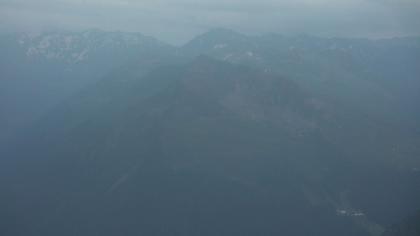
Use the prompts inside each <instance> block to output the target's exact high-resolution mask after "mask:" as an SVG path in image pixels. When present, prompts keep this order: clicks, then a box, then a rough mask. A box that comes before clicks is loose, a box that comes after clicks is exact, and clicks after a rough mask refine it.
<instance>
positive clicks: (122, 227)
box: [0, 57, 420, 236]
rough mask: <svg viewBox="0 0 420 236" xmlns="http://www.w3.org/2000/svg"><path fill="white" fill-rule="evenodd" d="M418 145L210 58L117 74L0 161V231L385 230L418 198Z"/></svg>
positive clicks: (280, 81)
mask: <svg viewBox="0 0 420 236" xmlns="http://www.w3.org/2000/svg"><path fill="white" fill-rule="evenodd" d="M417 138H418V137H417ZM391 144H392V145H395V146H397V147H398V148H399V149H397V150H394V152H390V151H389V150H392V148H393V146H391ZM417 144H419V143H418V139H416V136H415V134H411V133H407V132H406V131H400V130H398V129H394V128H393V127H392V126H388V125H387V124H382V123H381V122H380V121H378V120H375V119H374V118H370V117H369V116H366V115H365V114H357V113H354V112H352V110H351V109H350V108H347V107H336V106H335V105H332V104H330V103H329V101H328V100H323V99H320V98H317V97H314V96H312V95H310V94H308V93H306V92H305V91H303V90H302V89H300V88H299V86H298V85H297V84H296V83H294V82H292V81H290V80H287V79H284V78H281V77H278V76H275V75H272V74H269V73H263V72H260V71H258V70H254V69H249V68H247V67H243V66H233V65H230V64H227V63H223V62H218V61H214V60H211V59H208V58H206V57H200V58H198V59H196V60H194V61H193V62H192V63H189V64H187V65H185V66H174V67H170V66H168V67H161V68H159V69H157V70H155V71H154V72H152V73H150V74H149V75H148V76H144V77H136V76H132V77H127V78H125V79H123V80H122V79H121V78H118V76H117V75H116V78H115V79H112V78H110V79H107V80H104V81H103V82H101V83H99V84H98V85H97V86H95V87H93V88H91V89H90V90H88V91H86V92H85V93H83V94H81V95H80V96H78V97H74V98H73V99H71V100H69V101H67V102H66V103H63V104H61V105H60V106H59V107H57V109H56V110H55V111H54V112H52V113H51V115H50V116H48V117H46V118H45V119H44V120H43V122H42V123H40V124H39V125H38V127H37V128H35V129H33V130H31V131H30V134H28V135H27V136H26V139H25V140H24V141H22V143H21V144H20V145H18V146H15V147H14V148H12V149H11V150H10V151H9V152H8V153H7V156H8V158H5V159H2V162H3V163H1V164H2V169H3V170H4V171H2V172H1V173H0V177H1V178H0V181H1V182H0V184H1V186H2V192H3V193H4V194H3V195H1V199H0V204H1V205H0V207H1V208H2V209H6V210H5V211H1V212H0V222H1V227H0V230H1V231H0V234H1V235H44V236H49V235H62V236H65V235H82V236H83V235H104V236H106V235H290V236H292V235H302V236H303V235H331V236H335V235H349V236H350V235H354V236H356V235H358V236H359V235H380V234H381V233H382V232H383V230H384V226H386V225H388V224H390V223H392V222H396V220H397V219H399V218H400V217H401V216H402V215H407V214H409V213H410V211H411V210H412V209H414V208H415V207H418V206H419V202H418V199H419V198H420V192H419V190H418V189H417V188H416V186H418V184H419V181H420V176H419V173H418V171H414V170H412V166H413V163H414V162H415V160H416V159H415V158H414V156H416V155H418V154H419V152H418V149H416V147H417V146H418V145H417ZM396 159H398V165H395V163H396V161H395V160H396ZM384 196H386V197H384Z"/></svg>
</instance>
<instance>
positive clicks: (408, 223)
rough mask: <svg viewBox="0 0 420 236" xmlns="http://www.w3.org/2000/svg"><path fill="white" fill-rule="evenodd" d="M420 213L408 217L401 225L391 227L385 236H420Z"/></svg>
mask: <svg viewBox="0 0 420 236" xmlns="http://www.w3.org/2000/svg"><path fill="white" fill-rule="evenodd" d="M419 222H420V212H417V214H414V215H412V216H410V217H407V218H406V219H405V220H404V221H402V222H401V223H399V224H395V225H393V226H392V227H390V228H389V229H388V230H387V231H386V232H385V233H384V234H383V236H418V235H420V223H419Z"/></svg>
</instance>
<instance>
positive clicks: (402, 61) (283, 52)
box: [183, 29, 420, 128]
mask: <svg viewBox="0 0 420 236" xmlns="http://www.w3.org/2000/svg"><path fill="white" fill-rule="evenodd" d="M183 50H184V51H186V52H187V53H188V54H190V55H201V54H204V55H208V56H211V57H213V58H217V59H219V60H224V61H228V62H231V63H237V64H246V65H249V66H254V67H258V68H260V69H261V70H265V71H270V72H273V73H277V74H281V75H283V76H285V77H288V78H290V79H293V80H295V81H296V82H298V83H299V84H300V85H301V86H303V87H304V88H305V89H307V90H308V91H311V92H312V93H315V94H318V95H320V96H324V97H331V98H332V99H334V100H335V101H336V102H337V103H341V104H342V105H352V106H353V107H355V108H358V109H360V110H361V111H360V112H369V113H371V114H372V115H376V116H378V117H382V118H386V119H388V120H389V121H390V122H398V123H400V124H403V125H406V124H408V123H410V124H411V126H410V128H413V127H418V125H419V123H418V121H419V120H420V110H419V109H418V106H417V104H416V101H418V100H419V99H420V97H419V94H420V80H419V79H418V75H419V73H420V69H419V68H420V67H419V61H420V38H415V37H411V38H410V37H407V38H392V39H380V40H368V39H344V38H319V37H312V36H282V35H278V34H266V35H261V36H247V35H242V34H239V33H236V32H233V31H230V30H225V29H216V30H212V31H210V32H208V33H205V34H203V35H201V36H198V37H197V38H195V39H193V40H192V41H190V42H189V43H187V44H186V45H185V46H184V47H183ZM355 94H357V95H355ZM396 114H397V115H396Z"/></svg>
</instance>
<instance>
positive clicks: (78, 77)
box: [0, 30, 175, 143]
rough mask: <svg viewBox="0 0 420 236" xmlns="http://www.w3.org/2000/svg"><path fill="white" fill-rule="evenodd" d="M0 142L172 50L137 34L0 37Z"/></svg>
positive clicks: (95, 33) (63, 34)
mask: <svg viewBox="0 0 420 236" xmlns="http://www.w3.org/2000/svg"><path fill="white" fill-rule="evenodd" d="M0 50H1V52H2V54H1V55H0V71H1V80H0V113H1V114H2V116H1V117H0V129H1V130H2V134H1V135H0V143H4V142H5V141H6V140H8V139H10V138H11V137H13V136H15V135H16V132H17V130H22V129H24V128H25V127H26V126H28V125H30V124H31V123H32V122H34V121H35V120H37V119H40V117H42V115H43V114H45V112H47V111H48V110H49V109H51V108H52V107H54V106H55V105H57V104H59V103H60V102H61V101H63V100H64V99H65V98H67V97H69V96H71V95H74V94H75V93H77V92H78V91H80V90H81V89H82V88H85V87H86V86H88V85H91V84H94V83H95V82H96V81H98V80H99V79H101V78H102V77H104V76H106V75H108V74H110V73H111V72H112V71H114V70H117V69H119V68H120V67H126V66H127V65H129V64H132V63H134V62H136V64H137V65H136V66H137V67H138V70H140V68H144V69H146V68H148V67H151V65H153V64H156V63H157V62H159V61H160V60H161V59H162V58H167V57H169V56H170V55H171V54H174V51H175V49H174V48H173V47H172V46H169V45H166V44H164V43H162V42H160V41H158V40H156V39H154V38H151V37H147V36H143V35H142V34H139V33H122V32H104V31H99V30H91V31H85V32H62V31H56V32H48V33H42V34H23V33H22V34H21V33H16V34H6V35H0Z"/></svg>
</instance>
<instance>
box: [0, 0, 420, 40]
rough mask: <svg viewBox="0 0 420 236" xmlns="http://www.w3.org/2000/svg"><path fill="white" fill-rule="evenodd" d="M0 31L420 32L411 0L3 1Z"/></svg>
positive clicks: (180, 36) (159, 34)
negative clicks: (218, 29)
mask: <svg viewBox="0 0 420 236" xmlns="http://www.w3.org/2000/svg"><path fill="white" fill-rule="evenodd" d="M0 21H1V22H2V24H1V26H0V32H43V31H51V30H58V29H60V30H69V31H81V30H87V29H101V30H105V31H124V32H140V33H143V34H145V35H150V36H153V37H156V38H158V39H160V40H162V41H165V42H168V43H171V44H177V45H180V44H183V43H185V42H187V41H188V40H190V39H192V38H193V37H194V36H196V35H199V34H202V33H204V32H206V31H208V30H210V29H213V28H227V29H232V30H235V31H238V32H240V33H244V34H251V35H253V34H264V33H279V34H283V35H299V34H307V35H314V36H321V37H350V38H373V39H376V38H390V37H400V36H419V35H420V2H418V1H414V0H400V1H392V0H356V1H351V0H341V1H334V0H315V1H308V0H298V1H290V0H281V1H274V0H263V1H255V0H247V1H238V0H228V1H221V0H218V1H208V0H201V1H192V0H175V1H169V0H158V1H134V0H107V1H99V0H79V1H70V0H37V1H35V0H32V1H23V0H13V1H12V0H1V1H0Z"/></svg>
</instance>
